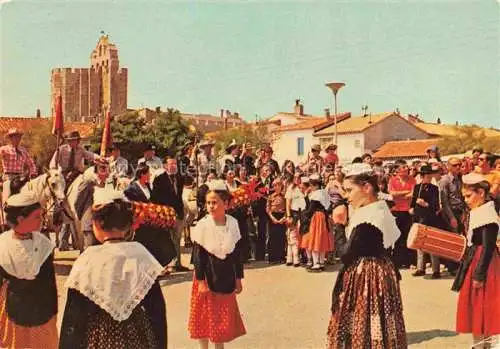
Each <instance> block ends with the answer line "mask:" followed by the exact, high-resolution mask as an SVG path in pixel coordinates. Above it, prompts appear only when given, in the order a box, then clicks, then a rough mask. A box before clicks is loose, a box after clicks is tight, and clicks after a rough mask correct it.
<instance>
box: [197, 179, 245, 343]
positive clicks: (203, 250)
mask: <svg viewBox="0 0 500 349" xmlns="http://www.w3.org/2000/svg"><path fill="white" fill-rule="evenodd" d="M230 198H231V195H230V193H229V191H228V189H227V187H226V185H225V183H224V181H221V180H214V181H212V182H210V183H209V184H208V193H207V196H206V206H207V212H208V215H207V216H205V217H204V218H203V219H201V220H200V221H199V222H198V224H197V225H196V227H195V229H194V231H193V233H192V236H191V237H192V240H193V242H194V245H193V253H192V262H193V264H194V278H193V287H192V292H191V311H190V314H189V328H188V330H189V333H190V335H191V338H193V339H198V340H199V344H200V348H201V349H207V348H208V342H209V341H210V342H212V343H214V344H215V348H216V349H222V348H224V343H226V342H230V341H232V340H233V339H235V338H237V337H240V336H243V335H244V334H246V330H245V326H244V325H243V321H242V319H241V315H240V311H239V308H238V303H237V301H236V294H239V293H241V291H242V290H243V286H242V284H241V279H243V263H242V262H241V260H240V258H239V243H240V241H241V236H240V231H239V228H238V221H237V220H236V219H235V218H233V217H231V216H229V215H226V209H227V206H228V204H229V201H230ZM237 245H238V246H237Z"/></svg>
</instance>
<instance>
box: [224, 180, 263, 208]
mask: <svg viewBox="0 0 500 349" xmlns="http://www.w3.org/2000/svg"><path fill="white" fill-rule="evenodd" d="M257 186H258V182H257V180H255V179H254V180H251V181H250V182H248V184H243V185H241V186H240V187H239V188H238V189H236V190H235V191H233V192H232V193H231V195H232V198H231V202H230V203H229V208H230V209H235V208H239V207H242V206H248V205H250V204H251V203H252V202H254V201H257V200H259V199H260V198H261V197H262V196H263V195H264V193H262V192H261V191H260V190H259V189H258V188H257Z"/></svg>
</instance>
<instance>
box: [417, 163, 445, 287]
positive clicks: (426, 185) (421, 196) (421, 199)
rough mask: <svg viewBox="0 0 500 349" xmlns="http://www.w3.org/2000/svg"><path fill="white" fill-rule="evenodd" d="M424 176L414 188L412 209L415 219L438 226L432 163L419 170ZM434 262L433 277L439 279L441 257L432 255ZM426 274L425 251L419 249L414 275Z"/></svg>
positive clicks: (428, 224) (436, 196) (436, 198)
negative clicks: (432, 181)
mask: <svg viewBox="0 0 500 349" xmlns="http://www.w3.org/2000/svg"><path fill="white" fill-rule="evenodd" d="M419 173H420V175H421V176H422V183H419V184H417V185H415V188H413V197H412V200H411V203H410V207H411V210H412V211H413V221H414V222H415V223H420V224H423V225H427V226H430V227H436V228H437V227H438V225H439V218H438V214H437V213H438V211H439V189H438V187H437V186H435V185H434V184H432V183H431V180H432V175H433V174H435V173H436V170H433V169H432V166H430V165H423V166H421V167H420V171H419ZM431 263H432V278H433V279H439V278H440V277H441V274H440V272H439V258H438V257H437V256H432V255H431ZM423 275H425V262H424V252H423V251H421V250H417V271H416V272H414V273H413V276H423Z"/></svg>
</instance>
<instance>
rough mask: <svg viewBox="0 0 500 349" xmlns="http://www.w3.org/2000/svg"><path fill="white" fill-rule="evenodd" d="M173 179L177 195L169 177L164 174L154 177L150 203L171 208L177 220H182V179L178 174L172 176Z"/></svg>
mask: <svg viewBox="0 0 500 349" xmlns="http://www.w3.org/2000/svg"><path fill="white" fill-rule="evenodd" d="M173 178H175V181H176V184H177V194H176V192H175V189H174V187H173V185H172V180H171V177H170V176H169V175H168V174H167V173H166V172H164V173H162V174H161V175H159V176H158V177H156V178H155V180H154V182H153V192H152V193H151V202H152V203H154V204H159V205H167V206H171V207H173V208H174V210H175V212H176V214H177V218H178V219H184V202H183V201H182V190H183V189H184V178H183V177H182V176H181V175H179V174H175V175H173Z"/></svg>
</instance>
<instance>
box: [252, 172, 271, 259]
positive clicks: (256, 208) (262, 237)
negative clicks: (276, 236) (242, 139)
mask: <svg viewBox="0 0 500 349" xmlns="http://www.w3.org/2000/svg"><path fill="white" fill-rule="evenodd" d="M271 186H272V178H271V168H270V167H269V166H268V165H267V164H266V165H263V166H262V167H261V168H260V177H259V181H258V184H257V190H258V191H259V192H261V193H262V194H264V195H263V197H262V198H260V199H259V200H257V201H255V202H254V203H253V205H252V210H253V212H254V215H255V216H256V217H257V235H256V236H254V237H252V238H251V242H250V243H251V245H252V253H253V257H254V258H255V260H256V261H263V260H264V259H265V257H266V241H267V237H268V225H269V216H268V214H267V212H266V204H267V198H268V196H269V195H270V194H271Z"/></svg>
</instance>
